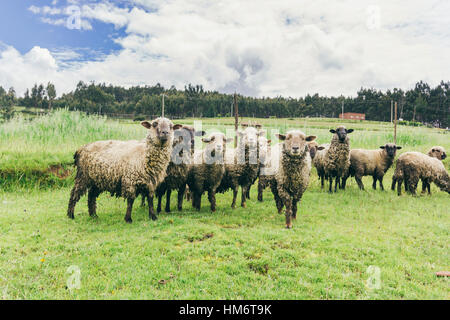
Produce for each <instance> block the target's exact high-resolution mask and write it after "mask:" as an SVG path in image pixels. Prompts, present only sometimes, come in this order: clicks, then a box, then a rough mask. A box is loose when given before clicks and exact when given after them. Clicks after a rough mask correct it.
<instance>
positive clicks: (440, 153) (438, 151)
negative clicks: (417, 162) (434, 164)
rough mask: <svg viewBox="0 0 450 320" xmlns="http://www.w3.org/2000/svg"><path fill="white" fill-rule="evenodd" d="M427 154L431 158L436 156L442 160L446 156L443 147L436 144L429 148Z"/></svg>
mask: <svg viewBox="0 0 450 320" xmlns="http://www.w3.org/2000/svg"><path fill="white" fill-rule="evenodd" d="M428 155H429V156H430V157H432V158H436V159H439V160H444V159H445V158H447V154H446V153H445V149H444V148H443V147H440V146H437V147H433V148H431V150H430V151H429V152H428Z"/></svg>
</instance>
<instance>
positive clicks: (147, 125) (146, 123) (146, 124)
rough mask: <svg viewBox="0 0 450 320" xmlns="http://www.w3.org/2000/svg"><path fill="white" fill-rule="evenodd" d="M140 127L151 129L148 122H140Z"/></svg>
mask: <svg viewBox="0 0 450 320" xmlns="http://www.w3.org/2000/svg"><path fill="white" fill-rule="evenodd" d="M141 125H142V126H143V127H144V128H147V129H151V127H152V124H151V123H150V122H148V121H142V122H141Z"/></svg>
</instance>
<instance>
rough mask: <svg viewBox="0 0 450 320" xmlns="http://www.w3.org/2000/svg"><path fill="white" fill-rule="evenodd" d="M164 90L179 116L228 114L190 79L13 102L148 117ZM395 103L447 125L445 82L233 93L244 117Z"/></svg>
mask: <svg viewBox="0 0 450 320" xmlns="http://www.w3.org/2000/svg"><path fill="white" fill-rule="evenodd" d="M163 93H164V94H165V95H166V98H165V106H166V109H165V113H166V115H167V116H170V117H173V118H178V117H220V116H230V115H231V114H232V110H233V108H232V104H233V95H229V94H223V93H219V92H217V91H205V90H204V89H203V87H202V86H200V85H195V86H194V85H191V84H189V85H188V86H186V87H185V88H184V90H177V89H176V88H175V87H171V88H169V89H166V88H164V87H163V86H161V85H160V84H157V85H155V86H138V87H131V88H128V89H126V88H124V87H120V86H113V85H106V84H104V83H100V84H96V83H89V84H88V83H84V82H79V83H78V85H77V87H76V88H75V90H74V91H72V92H70V93H66V94H63V95H62V96H61V97H59V98H58V99H56V91H55V87H54V85H53V84H51V83H49V84H47V86H46V87H44V85H35V86H34V87H33V88H32V89H31V93H30V91H29V90H27V91H26V92H25V95H24V97H23V98H19V99H18V100H19V101H18V103H19V104H21V105H23V106H26V107H35V108H44V109H45V108H48V109H51V108H52V107H56V108H69V109H71V110H82V111H86V112H88V113H100V114H107V115H108V114H110V115H111V114H129V115H133V116H134V117H138V116H142V117H144V116H145V117H153V116H158V115H160V114H161V100H162V99H161V94H163ZM393 101H394V102H397V103H398V106H399V111H398V112H399V118H402V119H404V120H412V121H419V122H422V123H429V124H433V125H435V126H439V127H448V126H450V82H444V81H442V82H441V83H440V84H439V85H438V86H436V87H433V88H432V87H430V86H429V85H428V84H427V83H425V82H422V81H420V82H418V83H417V84H416V85H415V87H414V88H413V89H410V90H407V91H404V90H402V89H393V90H387V91H386V92H382V91H379V90H375V89H372V88H361V89H360V90H359V91H358V92H357V95H356V96H355V97H344V96H339V97H327V96H320V95H318V94H315V95H307V96H306V97H304V98H303V97H302V98H291V97H287V98H286V97H275V98H266V97H263V98H253V97H245V96H238V103H239V113H240V115H241V116H245V117H261V118H268V117H277V118H293V117H308V116H309V117H338V116H339V114H340V113H341V112H342V107H344V110H345V112H357V113H365V114H366V119H367V120H378V121H390V119H391V102H393Z"/></svg>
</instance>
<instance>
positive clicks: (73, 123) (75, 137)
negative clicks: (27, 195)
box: [0, 109, 145, 185]
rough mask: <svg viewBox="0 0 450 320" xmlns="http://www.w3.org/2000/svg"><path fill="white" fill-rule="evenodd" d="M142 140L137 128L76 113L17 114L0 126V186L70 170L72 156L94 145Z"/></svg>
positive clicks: (65, 111) (142, 132)
mask: <svg viewBox="0 0 450 320" xmlns="http://www.w3.org/2000/svg"><path fill="white" fill-rule="evenodd" d="M144 137H145V130H144V129H141V128H140V126H137V125H131V124H130V125H125V124H121V123H120V122H118V121H111V120H108V119H107V118H106V117H102V116H93V115H86V114H85V113H82V112H77V111H68V110H64V109H62V110H56V111H54V112H52V113H50V114H47V115H43V116H39V117H35V118H32V119H26V118H24V117H23V116H22V115H20V114H19V115H17V116H15V117H13V118H12V119H11V120H9V121H7V122H4V123H3V124H1V125H0V173H1V178H2V182H0V184H2V185H4V184H9V183H8V181H9V180H14V181H15V180H19V181H20V180H21V181H23V182H24V183H25V181H27V183H29V182H30V179H31V180H32V179H34V178H35V177H41V178H42V175H44V176H45V173H46V172H47V171H48V169H49V168H50V167H51V166H54V165H58V166H62V167H67V166H70V165H72V163H73V154H74V152H75V151H76V150H77V149H78V148H79V147H80V146H82V145H84V144H87V143H90V142H93V141H98V140H109V139H123V140H128V139H142V138H144ZM44 179H46V178H44Z"/></svg>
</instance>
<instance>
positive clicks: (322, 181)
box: [319, 174, 325, 189]
mask: <svg viewBox="0 0 450 320" xmlns="http://www.w3.org/2000/svg"><path fill="white" fill-rule="evenodd" d="M319 178H320V184H321V188H322V189H323V187H324V184H325V176H324V175H323V174H321V175H320V177H319Z"/></svg>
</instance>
